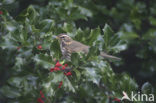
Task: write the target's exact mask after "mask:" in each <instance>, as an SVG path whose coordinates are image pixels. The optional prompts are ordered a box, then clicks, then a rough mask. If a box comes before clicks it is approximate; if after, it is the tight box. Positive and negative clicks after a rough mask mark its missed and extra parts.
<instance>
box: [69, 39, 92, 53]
mask: <svg viewBox="0 0 156 103" xmlns="http://www.w3.org/2000/svg"><path fill="white" fill-rule="evenodd" d="M67 49H68V50H69V51H71V52H83V53H88V51H89V46H86V45H84V44H82V43H80V42H77V41H74V40H73V41H72V43H71V44H69V45H68V46H67Z"/></svg>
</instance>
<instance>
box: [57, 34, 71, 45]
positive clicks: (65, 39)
mask: <svg viewBox="0 0 156 103" xmlns="http://www.w3.org/2000/svg"><path fill="white" fill-rule="evenodd" d="M56 38H57V39H58V40H59V42H63V43H65V44H70V43H71V41H72V38H71V37H70V36H68V35H67V34H64V33H62V34H59V35H58V36H56Z"/></svg>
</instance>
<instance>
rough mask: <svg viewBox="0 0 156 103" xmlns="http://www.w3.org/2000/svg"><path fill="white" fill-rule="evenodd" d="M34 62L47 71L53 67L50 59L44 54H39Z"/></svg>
mask: <svg viewBox="0 0 156 103" xmlns="http://www.w3.org/2000/svg"><path fill="white" fill-rule="evenodd" d="M34 61H35V62H36V63H37V64H38V65H42V66H43V67H44V68H45V69H49V68H51V67H52V66H53V61H52V58H51V57H50V56H49V55H46V54H39V55H36V56H35V57H34Z"/></svg>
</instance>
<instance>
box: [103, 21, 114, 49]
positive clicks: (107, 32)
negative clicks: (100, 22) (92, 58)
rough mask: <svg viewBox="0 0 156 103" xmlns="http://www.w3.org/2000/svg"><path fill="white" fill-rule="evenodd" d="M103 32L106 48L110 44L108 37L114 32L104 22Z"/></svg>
mask: <svg viewBox="0 0 156 103" xmlns="http://www.w3.org/2000/svg"><path fill="white" fill-rule="evenodd" d="M103 32H104V46H105V48H106V49H107V47H108V46H109V44H110V38H111V37H112V36H113V34H114V32H113V30H112V29H111V28H110V26H109V25H108V24H105V26H104V29H103Z"/></svg>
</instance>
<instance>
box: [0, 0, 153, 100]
mask: <svg viewBox="0 0 156 103" xmlns="http://www.w3.org/2000/svg"><path fill="white" fill-rule="evenodd" d="M121 1H122V3H128V4H127V5H130V4H131V6H132V4H133V2H128V1H127V2H123V0H121ZM23 2H24V0H23V1H17V0H13V1H11V0H2V3H0V5H1V8H0V11H1V12H0V22H1V23H0V36H1V37H0V80H1V82H0V102H2V103H37V102H38V103H115V102H119V101H120V99H121V98H122V96H123V94H122V92H123V91H125V92H126V93H127V94H130V93H131V91H134V92H137V91H138V90H139V85H138V83H136V81H135V79H133V77H130V75H129V74H128V73H126V72H122V73H115V72H114V69H118V68H120V67H121V65H123V64H124V63H125V61H124V59H122V60H121V61H114V60H107V59H103V58H102V57H99V56H98V54H99V51H105V52H107V53H109V54H112V55H116V56H118V57H120V55H117V54H118V53H120V52H122V51H126V50H128V47H129V45H131V44H132V42H130V40H135V39H136V38H139V36H138V35H137V33H135V32H133V30H132V28H131V25H129V24H127V23H125V24H123V26H121V29H120V31H119V32H114V31H113V29H112V28H111V26H113V25H112V24H111V23H110V22H109V24H110V25H109V24H107V23H105V20H104V21H102V19H107V17H104V18H101V17H100V16H99V14H98V13H100V12H102V11H104V13H105V14H104V15H107V16H112V15H113V16H114V17H115V18H114V21H115V20H116V19H118V20H119V21H120V20H121V21H120V22H121V23H123V22H124V21H123V20H122V19H121V18H122V17H124V16H125V14H124V15H122V14H119V15H118V12H119V11H118V9H121V10H122V9H123V8H126V10H128V9H129V7H125V6H124V7H123V6H120V5H118V8H112V9H111V12H109V11H108V9H107V8H106V7H105V6H102V4H101V5H100V4H98V3H97V4H94V2H92V1H91V0H87V1H83V0H80V1H77V2H76V1H73V0H64V1H59V0H48V2H47V1H46V2H45V1H43V0H39V1H35V0H34V2H35V3H37V4H38V5H36V4H35V3H32V5H29V6H28V7H26V9H24V10H22V11H20V13H19V14H18V12H19V11H14V13H15V14H13V13H12V12H11V10H12V8H13V7H15V8H16V9H18V8H20V7H21V5H20V4H22V3H23ZM44 3H45V4H44ZM81 3H82V5H81ZM39 4H40V5H39ZM42 4H43V5H42ZM107 4H108V6H109V3H107ZM121 5H122V4H121ZM138 5H139V6H138ZM140 5H141V4H136V5H135V6H136V7H135V6H134V10H133V11H132V18H133V14H134V13H137V12H138V11H137V7H140ZM141 7H142V6H141ZM143 7H144V6H143ZM21 8H22V7H21ZM126 10H125V12H126ZM139 10H140V9H139ZM140 12H141V13H142V12H143V11H140ZM140 12H139V13H140ZM16 13H17V14H18V15H16ZM15 15H16V16H15ZM134 15H135V14H134ZM90 20H91V22H93V24H94V27H91V25H89V24H84V23H85V22H86V21H90ZM98 20H100V22H101V21H102V22H104V23H102V24H101V25H98V22H99V21H98ZM150 20H153V21H154V20H155V19H154V18H152V17H151V19H150ZM95 21H97V22H95ZM108 21H109V20H108ZM115 22H116V21H115ZM120 22H116V23H117V24H118V23H119V24H121V23H120ZM81 23H82V24H83V25H82V24H81ZM132 23H134V24H135V23H136V24H135V27H134V28H135V29H137V30H138V31H139V30H140V29H141V27H140V25H141V21H140V19H135V18H134V20H132ZM152 24H154V22H153V23H152ZM86 25H89V26H86ZM113 28H114V27H113ZM125 28H126V29H125ZM116 29H117V28H114V30H116ZM149 32H150V33H151V32H154V29H152V30H149ZM60 33H67V34H68V35H69V36H71V37H72V38H73V39H74V40H77V41H79V42H81V43H84V44H86V45H89V46H90V47H91V48H90V51H89V53H88V54H87V55H84V54H81V53H73V54H72V55H71V61H67V60H65V59H62V58H61V57H62V54H61V51H60V46H59V42H58V41H57V40H56V39H54V38H53V36H54V35H58V34H60ZM125 33H127V35H124V34H125ZM152 35H153V34H151V37H153V36H152ZM145 36H146V35H144V36H143V38H141V39H139V40H142V41H143V40H145V39H146V40H147V38H145ZM148 37H150V36H148ZM153 39H154V38H153ZM148 41H149V45H150V46H153V47H155V46H154V44H152V43H154V41H153V40H151V39H148ZM137 45H138V44H137ZM153 50H155V49H153ZM140 52H142V54H140V53H139V54H140V55H139V54H136V55H137V56H138V57H140V58H144V57H143V56H144V55H143V54H144V53H145V52H146V51H145V52H143V51H140ZM121 57H122V56H121ZM112 65H113V66H112ZM132 65H133V64H132ZM112 68H113V69H112ZM141 90H142V92H148V93H154V88H153V87H152V85H151V84H150V83H148V82H147V83H145V84H144V85H143V86H142V88H141ZM123 102H125V103H127V102H128V101H123Z"/></svg>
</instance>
